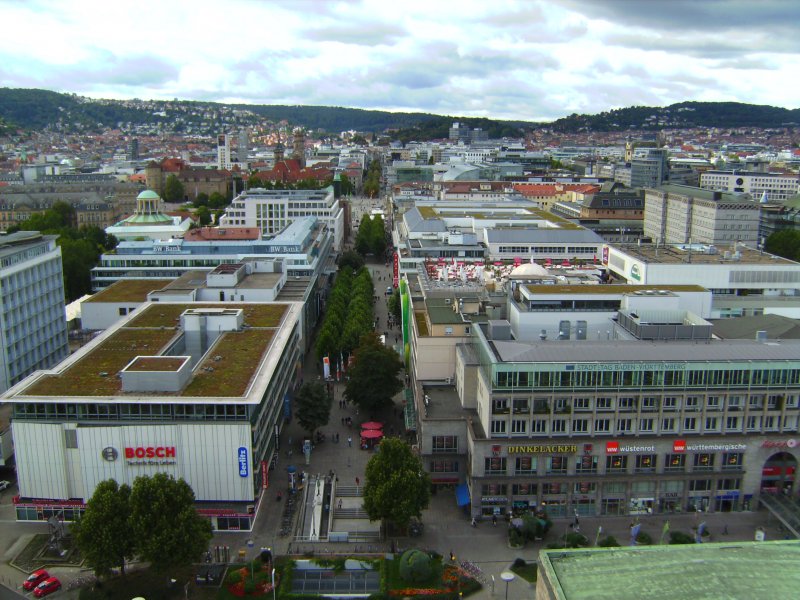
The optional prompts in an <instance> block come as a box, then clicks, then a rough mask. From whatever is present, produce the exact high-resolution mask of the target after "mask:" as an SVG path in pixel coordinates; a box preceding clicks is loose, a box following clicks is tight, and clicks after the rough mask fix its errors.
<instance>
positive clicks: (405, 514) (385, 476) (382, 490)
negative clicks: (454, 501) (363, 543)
mask: <svg viewBox="0 0 800 600" xmlns="http://www.w3.org/2000/svg"><path fill="white" fill-rule="evenodd" d="M430 497H431V481H430V477H428V474H427V473H426V472H425V470H424V469H423V468H422V461H421V460H420V459H419V457H417V456H415V455H414V454H413V453H412V452H411V446H409V445H408V444H407V443H406V442H404V441H403V440H401V439H400V438H386V439H385V440H383V441H382V442H381V445H380V451H379V452H377V453H376V454H374V455H373V456H372V458H370V459H369V462H368V463H367V469H366V481H365V484H364V510H366V511H367V514H368V515H369V518H370V519H372V520H377V519H383V520H387V521H390V522H391V523H393V524H395V525H396V526H398V527H400V528H405V527H407V526H408V523H409V521H410V520H411V518H412V517H418V518H419V517H420V516H421V515H422V511H423V509H425V508H427V507H428V504H429V502H430Z"/></svg>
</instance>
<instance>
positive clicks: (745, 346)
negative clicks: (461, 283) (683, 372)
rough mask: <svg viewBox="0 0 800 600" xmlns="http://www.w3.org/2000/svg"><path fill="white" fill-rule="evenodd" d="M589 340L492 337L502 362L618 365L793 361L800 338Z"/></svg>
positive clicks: (798, 351)
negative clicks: (544, 340)
mask: <svg viewBox="0 0 800 600" xmlns="http://www.w3.org/2000/svg"><path fill="white" fill-rule="evenodd" d="M588 337H589V338H590V339H587V340H556V339H553V340H547V341H546V342H544V343H541V342H538V341H536V342H530V341H529V342H517V341H504V340H489V344H490V346H491V347H492V348H493V349H494V353H495V355H496V356H497V357H498V358H499V359H500V360H502V361H503V362H509V363H514V362H519V363H567V364H572V363H593V364H597V365H617V364H619V363H631V364H636V363H642V362H646V363H653V364H659V365H661V364H663V363H665V362H667V363H676V364H683V363H687V362H697V363H705V362H712V363H714V362H748V363H755V362H758V361H771V360H773V361H787V360H788V361H793V362H795V363H796V362H797V361H798V357H800V340H781V341H775V340H769V341H767V342H758V341H755V340H711V341H705V340H703V341H702V342H696V341H681V340H669V341H650V340H647V341H645V340H614V339H611V340H609V339H605V337H606V332H605V331H601V332H600V337H601V339H596V338H597V334H596V332H595V331H594V330H592V331H589V332H588Z"/></svg>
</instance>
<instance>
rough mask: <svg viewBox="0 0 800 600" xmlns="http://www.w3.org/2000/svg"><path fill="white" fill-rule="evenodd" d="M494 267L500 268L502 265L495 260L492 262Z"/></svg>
mask: <svg viewBox="0 0 800 600" xmlns="http://www.w3.org/2000/svg"><path fill="white" fill-rule="evenodd" d="M494 266H495V267H502V266H503V263H501V262H500V261H499V260H496V261H495V262H494Z"/></svg>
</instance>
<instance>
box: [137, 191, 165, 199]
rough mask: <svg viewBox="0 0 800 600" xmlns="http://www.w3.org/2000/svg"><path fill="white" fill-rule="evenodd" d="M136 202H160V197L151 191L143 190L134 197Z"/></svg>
mask: <svg viewBox="0 0 800 600" xmlns="http://www.w3.org/2000/svg"><path fill="white" fill-rule="evenodd" d="M136 198H137V200H160V199H161V196H159V195H158V194H156V193H155V192H154V191H153V190H145V191H143V192H141V193H140V194H139V195H138V196H136Z"/></svg>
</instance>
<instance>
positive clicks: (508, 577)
mask: <svg viewBox="0 0 800 600" xmlns="http://www.w3.org/2000/svg"><path fill="white" fill-rule="evenodd" d="M500 579H502V580H503V581H505V582H506V600H508V584H509V583H511V582H512V581H514V574H513V573H512V572H511V571H503V572H502V573H500Z"/></svg>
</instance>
